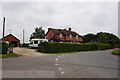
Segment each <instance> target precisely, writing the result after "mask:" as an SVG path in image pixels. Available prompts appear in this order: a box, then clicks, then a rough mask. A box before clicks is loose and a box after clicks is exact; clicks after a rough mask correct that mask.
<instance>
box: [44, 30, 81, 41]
mask: <svg viewBox="0 0 120 80" xmlns="http://www.w3.org/2000/svg"><path fill="white" fill-rule="evenodd" d="M45 38H46V39H48V41H49V42H66V43H67V42H68V43H81V42H82V36H80V35H79V34H78V33H76V32H74V31H71V28H69V29H68V30H66V29H54V28H48V32H47V33H46V36H45Z"/></svg>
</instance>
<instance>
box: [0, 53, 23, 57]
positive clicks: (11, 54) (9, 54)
mask: <svg viewBox="0 0 120 80" xmlns="http://www.w3.org/2000/svg"><path fill="white" fill-rule="evenodd" d="M19 56H21V55H19V54H15V53H8V54H1V55H0V58H9V57H19Z"/></svg>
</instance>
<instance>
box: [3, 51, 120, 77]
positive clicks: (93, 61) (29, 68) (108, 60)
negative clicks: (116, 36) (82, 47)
mask: <svg viewBox="0 0 120 80" xmlns="http://www.w3.org/2000/svg"><path fill="white" fill-rule="evenodd" d="M30 50H31V49H30ZM18 52H19V51H18ZM111 52H112V50H105V51H90V52H77V53H72V54H59V55H48V56H34V57H31V56H29V57H16V58H4V59H3V61H2V62H3V65H2V67H3V74H2V76H3V78H118V57H117V56H114V55H112V54H111ZM35 53H36V52H35ZM31 54H32V53H31Z"/></svg>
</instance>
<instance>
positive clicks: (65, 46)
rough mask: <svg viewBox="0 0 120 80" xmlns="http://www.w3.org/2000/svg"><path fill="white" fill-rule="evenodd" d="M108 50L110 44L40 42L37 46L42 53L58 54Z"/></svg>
mask: <svg viewBox="0 0 120 80" xmlns="http://www.w3.org/2000/svg"><path fill="white" fill-rule="evenodd" d="M109 48H112V47H111V45H110V44H100V43H82V44H75V43H58V42H41V43H40V44H39V47H38V51H39V52H44V53H60V52H76V51H92V50H104V49H109Z"/></svg>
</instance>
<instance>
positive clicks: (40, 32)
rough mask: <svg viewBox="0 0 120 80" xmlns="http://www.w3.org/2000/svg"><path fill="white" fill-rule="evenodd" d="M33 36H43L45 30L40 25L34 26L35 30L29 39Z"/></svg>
mask: <svg viewBox="0 0 120 80" xmlns="http://www.w3.org/2000/svg"><path fill="white" fill-rule="evenodd" d="M33 38H42V39H44V38H45V31H44V30H43V29H42V27H36V28H35V32H33V33H32V34H31V36H30V40H31V39H33Z"/></svg>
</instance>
